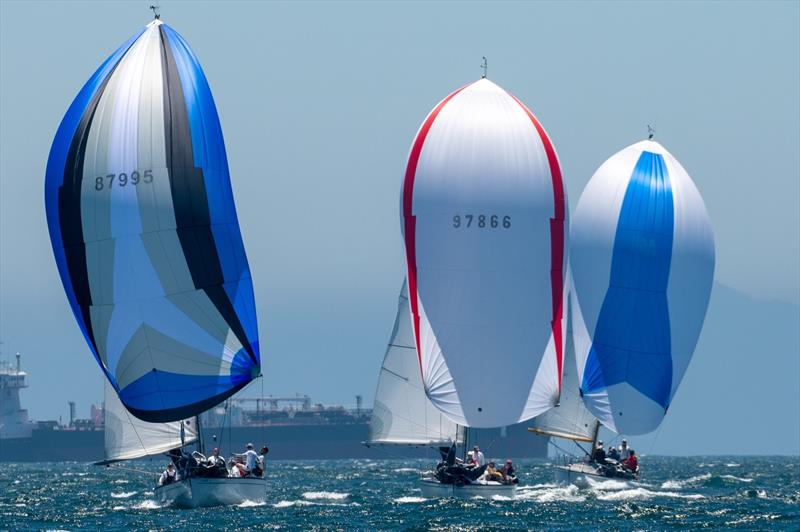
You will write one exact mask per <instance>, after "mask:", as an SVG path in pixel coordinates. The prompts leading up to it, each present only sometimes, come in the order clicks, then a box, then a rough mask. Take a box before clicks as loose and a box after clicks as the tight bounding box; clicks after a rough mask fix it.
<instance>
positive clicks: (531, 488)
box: [517, 482, 559, 492]
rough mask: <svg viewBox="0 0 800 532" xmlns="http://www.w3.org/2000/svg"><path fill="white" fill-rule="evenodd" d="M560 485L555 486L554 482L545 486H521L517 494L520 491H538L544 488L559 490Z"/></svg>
mask: <svg viewBox="0 0 800 532" xmlns="http://www.w3.org/2000/svg"><path fill="white" fill-rule="evenodd" d="M557 487H559V484H554V483H552V482H547V483H544V484H531V485H530V486H519V487H517V492H520V491H528V490H537V489H542V488H557Z"/></svg>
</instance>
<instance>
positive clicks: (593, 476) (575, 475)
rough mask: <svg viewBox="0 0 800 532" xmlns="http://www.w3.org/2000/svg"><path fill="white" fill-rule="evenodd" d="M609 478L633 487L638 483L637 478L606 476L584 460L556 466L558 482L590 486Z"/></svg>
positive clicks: (582, 486)
mask: <svg viewBox="0 0 800 532" xmlns="http://www.w3.org/2000/svg"><path fill="white" fill-rule="evenodd" d="M609 480H614V481H617V482H624V483H626V484H628V485H630V486H631V487H635V486H637V485H638V482H636V481H635V480H629V479H624V478H617V477H608V476H605V475H603V474H602V473H600V472H599V471H598V470H597V468H596V467H594V466H592V465H590V464H587V463H584V462H576V463H574V464H569V465H565V466H556V467H555V481H556V483H558V484H574V485H575V486H578V487H579V488H590V487H591V486H592V484H596V483H598V482H607V481H609Z"/></svg>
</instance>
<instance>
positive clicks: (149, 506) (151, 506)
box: [134, 500, 161, 510]
mask: <svg viewBox="0 0 800 532" xmlns="http://www.w3.org/2000/svg"><path fill="white" fill-rule="evenodd" d="M134 508H136V509H137V510H158V509H159V508H161V505H160V504H158V503H157V502H156V501H150V500H148V501H142V502H140V503H139V504H137V505H136V506H134Z"/></svg>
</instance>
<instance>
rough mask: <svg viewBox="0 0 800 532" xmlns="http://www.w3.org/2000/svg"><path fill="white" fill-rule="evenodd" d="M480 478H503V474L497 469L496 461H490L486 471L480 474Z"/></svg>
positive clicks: (499, 479) (498, 479)
mask: <svg viewBox="0 0 800 532" xmlns="http://www.w3.org/2000/svg"><path fill="white" fill-rule="evenodd" d="M478 480H497V481H501V480H503V474H502V473H501V472H500V471H498V470H497V469H495V467H494V462H489V465H487V466H486V471H484V472H483V474H482V475H481V476H480V478H479V479H478Z"/></svg>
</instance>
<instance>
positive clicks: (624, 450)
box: [619, 440, 631, 462]
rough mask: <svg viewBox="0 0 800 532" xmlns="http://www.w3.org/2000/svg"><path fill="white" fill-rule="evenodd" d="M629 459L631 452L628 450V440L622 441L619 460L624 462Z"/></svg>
mask: <svg viewBox="0 0 800 532" xmlns="http://www.w3.org/2000/svg"><path fill="white" fill-rule="evenodd" d="M630 457H631V450H630V448H628V440H622V445H621V446H620V448H619V460H620V462H624V461H625V460H627V459H628V458H630Z"/></svg>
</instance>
